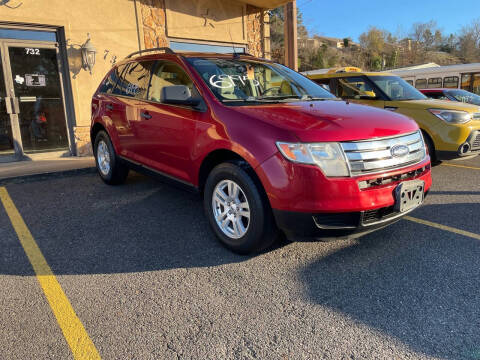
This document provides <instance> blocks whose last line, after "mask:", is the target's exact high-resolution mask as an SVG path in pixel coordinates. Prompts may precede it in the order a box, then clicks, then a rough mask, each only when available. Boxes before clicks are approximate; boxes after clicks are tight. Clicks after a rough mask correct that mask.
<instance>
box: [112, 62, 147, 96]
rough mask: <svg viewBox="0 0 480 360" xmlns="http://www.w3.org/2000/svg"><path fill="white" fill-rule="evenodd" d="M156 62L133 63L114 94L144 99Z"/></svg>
mask: <svg viewBox="0 0 480 360" xmlns="http://www.w3.org/2000/svg"><path fill="white" fill-rule="evenodd" d="M153 64H154V61H140V62H136V61H134V62H132V63H130V64H129V66H128V68H127V69H126V70H125V71H124V72H123V73H122V74H121V76H120V79H119V80H118V82H117V85H116V86H115V88H114V90H113V93H114V94H116V95H122V96H127V97H134V98H137V99H144V98H145V95H146V92H147V87H148V83H149V82H150V75H151V72H150V70H151V68H152V66H153Z"/></svg>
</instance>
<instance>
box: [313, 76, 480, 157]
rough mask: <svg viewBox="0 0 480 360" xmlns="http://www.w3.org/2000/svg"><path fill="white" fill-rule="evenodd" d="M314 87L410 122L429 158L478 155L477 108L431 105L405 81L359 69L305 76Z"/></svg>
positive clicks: (479, 124)
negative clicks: (420, 134)
mask: <svg viewBox="0 0 480 360" xmlns="http://www.w3.org/2000/svg"><path fill="white" fill-rule="evenodd" d="M307 76H308V77H309V78H310V79H312V80H314V81H315V82H316V83H318V84H323V85H328V86H329V89H330V91H331V92H332V93H333V94H334V95H336V96H338V97H341V98H342V99H347V100H348V101H352V102H356V103H361V104H366V105H370V106H375V107H379V108H382V109H387V110H391V111H394V112H397V113H400V114H404V115H407V116H409V117H411V118H413V119H414V120H415V121H416V122H417V123H418V125H419V126H420V129H421V130H422V132H423V136H424V138H425V141H426V143H427V146H428V148H429V153H430V156H431V157H432V158H433V159H434V160H435V159H437V160H447V159H453V158H458V157H462V156H467V155H474V154H479V153H480V108H479V107H478V106H474V105H471V104H462V103H458V102H457V103H453V102H451V101H435V102H432V100H431V99H428V98H427V97H426V96H425V95H423V94H422V93H421V92H420V91H418V90H417V89H415V88H414V87H413V86H411V85H410V84H409V83H407V82H406V81H405V80H403V79H401V78H400V77H398V76H396V75H391V74H388V73H384V72H382V73H368V72H362V71H361V70H360V69H358V70H355V69H354V70H353V71H352V68H348V69H346V70H343V69H337V70H333V71H329V72H322V73H316V72H315V71H313V72H308V73H307Z"/></svg>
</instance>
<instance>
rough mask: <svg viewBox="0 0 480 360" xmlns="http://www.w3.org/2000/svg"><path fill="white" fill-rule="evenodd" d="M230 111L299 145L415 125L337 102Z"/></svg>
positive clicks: (372, 135) (405, 130)
mask: <svg viewBox="0 0 480 360" xmlns="http://www.w3.org/2000/svg"><path fill="white" fill-rule="evenodd" d="M232 109H234V111H236V112H238V113H241V114H243V115H246V116H249V117H253V118H256V119H258V120H260V121H263V122H266V123H269V124H271V125H274V126H276V127H279V128H282V129H284V130H287V131H290V132H292V133H293V134H294V135H295V136H296V137H297V138H298V139H299V140H300V141H302V142H320V141H354V140H365V139H371V138H378V137H387V136H395V135H399V134H405V133H409V132H413V131H416V130H417V129H418V126H417V124H416V123H415V122H414V121H413V120H411V119H410V118H408V117H406V116H404V115H401V114H396V113H394V112H391V111H387V110H382V109H376V108H373V107H370V106H366V105H357V104H352V103H346V102H344V101H338V100H327V101H301V102H291V103H282V104H265V105H257V106H237V107H232ZM279 140H281V139H279Z"/></svg>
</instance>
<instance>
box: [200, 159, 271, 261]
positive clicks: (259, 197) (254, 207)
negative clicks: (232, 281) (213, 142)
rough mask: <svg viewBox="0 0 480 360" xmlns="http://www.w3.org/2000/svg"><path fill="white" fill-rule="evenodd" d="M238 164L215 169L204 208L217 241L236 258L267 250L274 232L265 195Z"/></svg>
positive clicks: (209, 183)
mask: <svg viewBox="0 0 480 360" xmlns="http://www.w3.org/2000/svg"><path fill="white" fill-rule="evenodd" d="M260 186H261V185H260V184H257V183H256V181H255V180H254V178H253V176H252V175H250V174H249V171H247V169H245V168H244V167H242V164H241V163H240V162H237V163H223V164H220V165H218V166H216V167H215V168H214V169H213V170H212V171H211V173H210V174H209V176H208V179H207V182H206V184H205V191H204V208H205V213H206V215H207V218H208V220H209V222H210V225H211V226H212V228H213V230H214V232H215V234H216V235H217V237H218V239H219V240H220V241H221V242H222V244H224V245H225V246H226V247H228V248H229V249H231V250H232V251H234V252H237V253H240V254H248V253H252V252H255V251H260V250H262V249H265V248H267V247H268V246H270V245H271V244H272V243H273V242H274V241H275V239H276V236H277V231H278V230H277V228H276V226H275V222H274V220H273V215H272V211H271V209H270V205H269V203H268V199H267V198H266V195H264V193H263V192H262V189H261V188H260Z"/></svg>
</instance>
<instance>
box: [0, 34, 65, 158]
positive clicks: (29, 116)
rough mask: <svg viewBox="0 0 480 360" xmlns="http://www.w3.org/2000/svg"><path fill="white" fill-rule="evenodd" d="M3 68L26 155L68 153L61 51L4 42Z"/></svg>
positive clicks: (47, 47)
mask: <svg viewBox="0 0 480 360" xmlns="http://www.w3.org/2000/svg"><path fill="white" fill-rule="evenodd" d="M3 51H4V60H5V63H4V67H5V68H6V73H7V77H8V79H7V84H8V83H10V85H11V86H10V89H7V92H8V90H10V91H9V92H10V96H11V98H12V106H13V113H14V114H15V115H17V119H18V132H19V135H20V136H19V137H20V139H21V151H22V152H23V153H25V154H29V153H35V152H46V151H61V150H68V149H69V141H68V135H67V122H66V116H65V108H64V99H63V88H62V82H61V77H60V71H59V65H58V64H59V63H58V49H57V47H56V46H55V45H54V44H35V43H25V42H22V43H16V42H9V41H8V42H4V44H3Z"/></svg>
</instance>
